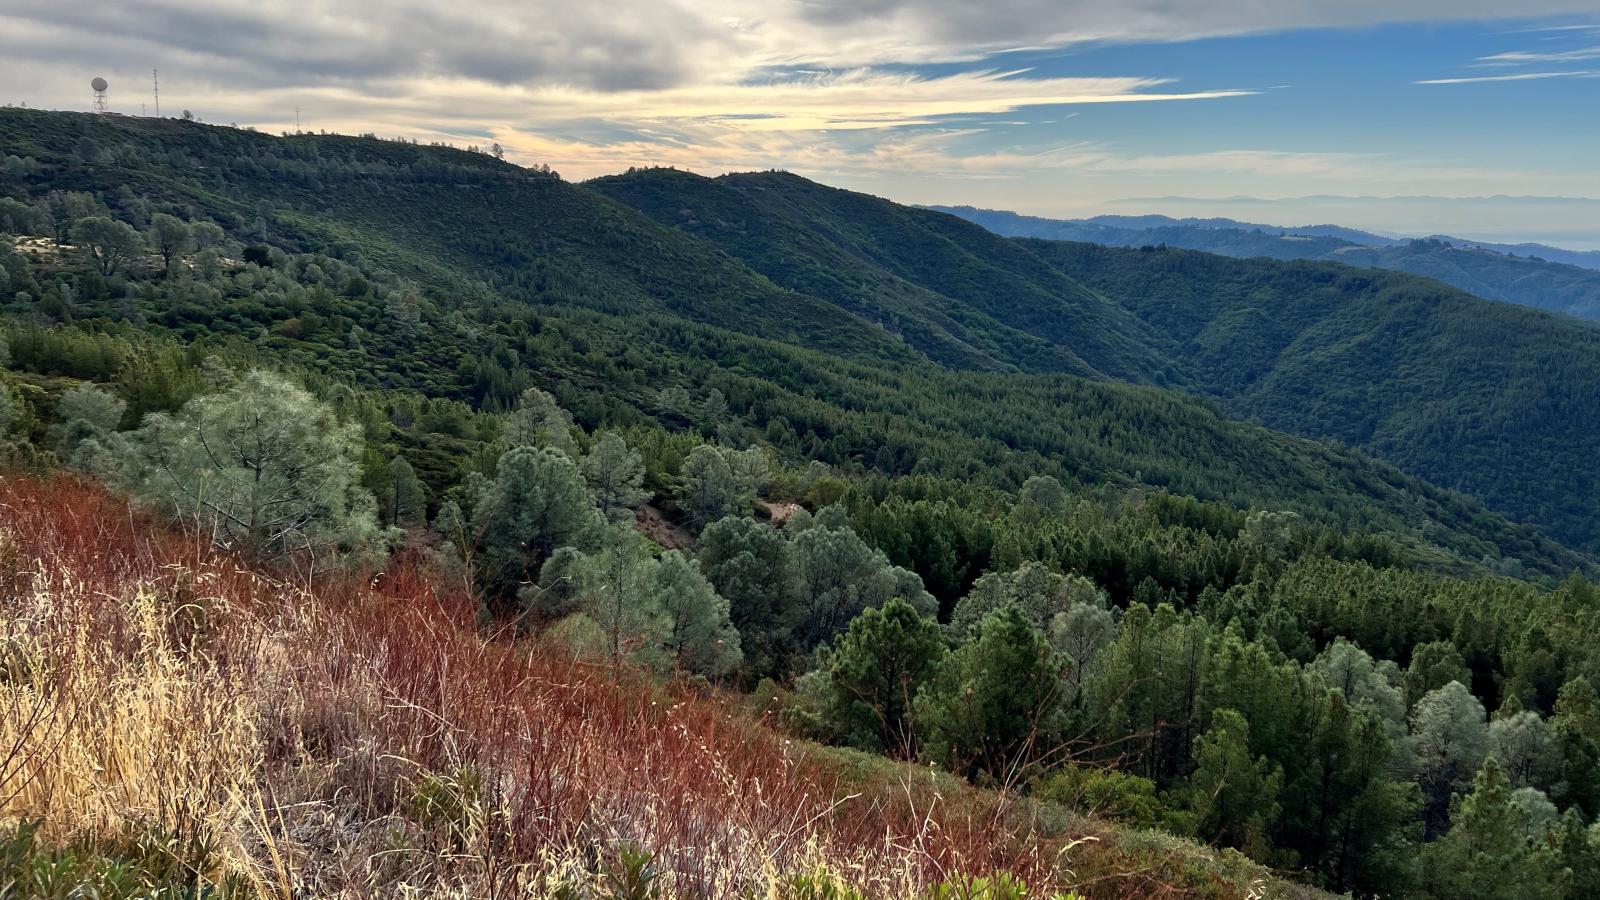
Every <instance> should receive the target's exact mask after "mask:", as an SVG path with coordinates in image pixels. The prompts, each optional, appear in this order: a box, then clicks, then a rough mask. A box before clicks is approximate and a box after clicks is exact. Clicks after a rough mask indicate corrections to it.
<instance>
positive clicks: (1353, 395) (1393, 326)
mask: <svg viewBox="0 0 1600 900" xmlns="http://www.w3.org/2000/svg"><path fill="white" fill-rule="evenodd" d="M1028 246H1029V247H1030V248H1031V249H1032V250H1033V251H1034V252H1035V253H1037V254H1039V255H1040V256H1041V257H1042V258H1046V259H1050V260H1051V261H1053V262H1054V263H1055V264H1056V265H1058V266H1059V267H1060V268H1061V270H1062V271H1063V272H1065V273H1066V274H1068V275H1070V276H1071V277H1073V278H1075V279H1078V280H1080V281H1082V282H1083V283H1085V284H1087V285H1090V286H1092V287H1093V288H1094V289H1096V290H1098V291H1101V292H1103V293H1104V294H1105V295H1106V296H1108V297H1111V298H1113V299H1115V300H1117V301H1118V302H1120V303H1122V304H1124V305H1125V306H1126V307H1127V308H1129V309H1130V310H1133V311H1134V312H1135V313H1137V314H1138V315H1139V316H1140V317H1142V318H1144V319H1145V320H1146V321H1147V322H1149V323H1150V324H1151V325H1152V326H1153V327H1155V328H1157V329H1159V330H1160V331H1161V332H1162V333H1164V334H1167V335H1170V336H1171V337H1172V338H1173V339H1174V340H1176V341H1177V342H1178V346H1177V348H1176V352H1177V353H1179V354H1180V355H1181V356H1182V357H1183V358H1184V359H1185V360H1187V361H1188V362H1189V363H1190V364H1191V365H1192V366H1193V369H1192V371H1193V372H1194V373H1195V374H1196V377H1198V378H1199V379H1200V381H1199V386H1200V388H1201V389H1203V390H1204V391H1205V392H1206V393H1208V394H1211V395H1212V396H1216V397H1218V398H1220V399H1222V400H1223V402H1224V403H1225V405H1226V406H1227V408H1229V409H1230V410H1232V411H1234V412H1235V413H1236V414H1239V415H1243V416H1249V417H1253V418H1257V419H1259V420H1260V421H1262V422H1265V423H1266V424H1268V425H1269V426H1272V427H1275V428H1283V429H1286V430H1289V431H1293V432H1296V433H1299V434H1310V435H1318V436H1324V437H1331V438H1336V439H1338V440H1340V441H1343V442H1346V443H1348V444H1350V445H1352V446H1357V447H1361V448H1363V449H1366V450H1369V451H1370V452H1373V453H1375V454H1377V455H1379V456H1382V457H1384V458H1386V459H1391V460H1394V461H1395V462H1396V463H1397V464H1399V465H1400V466H1401V468H1404V469H1406V470H1407V471H1410V472H1414V473H1416V474H1420V475H1422V476H1424V477H1426V478H1429V479H1430V480H1433V481H1435V482H1436V483H1440V484H1446V485H1449V486H1452V487H1455V488H1458V489H1461V490H1465V491H1468V492H1469V493H1472V494H1474V495H1476V496H1480V497H1483V498H1485V500H1487V501H1488V503H1489V504H1490V506H1492V507H1494V508H1496V509H1500V510H1503V511H1505V512H1507V513H1509V514H1511V515H1512V516H1513V517H1516V518H1519V519H1522V520H1525V521H1537V522H1542V523H1545V524H1547V525H1549V526H1550V527H1551V528H1552V529H1553V530H1554V532H1555V533H1556V534H1557V535H1559V536H1562V537H1564V538H1566V539H1567V540H1569V541H1572V542H1574V543H1576V544H1578V545H1581V546H1586V547H1590V548H1593V547H1595V546H1597V541H1600V522H1597V521H1596V519H1597V517H1596V516H1595V514H1594V509H1595V503H1596V500H1597V499H1600V460H1597V458H1596V456H1595V454H1594V453H1593V452H1592V448H1593V447H1594V446H1595V442H1596V440H1597V436H1600V409H1597V408H1596V407H1595V405H1594V402H1593V400H1594V398H1595V397H1597V396H1600V327H1595V326H1592V325H1589V324H1587V323H1582V322H1578V321H1575V320H1572V319H1567V318H1564V317H1561V316H1554V315H1551V314H1548V313H1541V312H1537V311H1533V310H1527V309H1523V308H1520V307H1516V306H1511V305H1507V304H1499V303H1491V302H1488V301H1484V300H1481V299H1478V298H1475V297H1471V296H1469V295H1467V294H1464V293H1461V292H1459V291H1454V290H1449V289H1446V288H1442V287H1440V286H1439V285H1437V284H1435V283H1433V282H1430V281H1426V280H1423V279H1418V278H1412V277H1410V276H1405V275H1395V274H1388V273H1381V272H1373V271H1370V270H1358V269H1350V268H1345V267H1342V266H1336V265H1331V264H1325V263H1309V262H1305V263H1288V264H1285V263H1274V262H1268V261H1265V260H1232V259H1227V258H1224V257H1220V256H1214V255H1209V254H1202V253H1195V252H1190V251H1180V250H1165V251H1154V252H1151V251H1141V250H1126V249H1114V248H1105V247H1097V246H1094V245H1090V244H1075V243H1063V242H1052V241H1030V242H1028Z"/></svg>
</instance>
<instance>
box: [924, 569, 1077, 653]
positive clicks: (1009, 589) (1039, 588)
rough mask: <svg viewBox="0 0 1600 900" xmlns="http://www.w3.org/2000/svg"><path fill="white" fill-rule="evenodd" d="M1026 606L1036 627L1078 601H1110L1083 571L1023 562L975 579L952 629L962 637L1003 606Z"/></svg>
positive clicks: (952, 621) (1025, 611) (960, 603)
mask: <svg viewBox="0 0 1600 900" xmlns="http://www.w3.org/2000/svg"><path fill="white" fill-rule="evenodd" d="M1006 605H1014V606H1016V607H1017V608H1018V609H1020V610H1022V612H1023V614H1024V615H1026V616H1027V617H1028V621H1029V622H1030V623H1031V624H1032V625H1033V626H1034V627H1035V628H1046V627H1048V626H1049V624H1050V621H1051V620H1052V619H1054V618H1055V617H1056V615H1057V614H1059V613H1063V612H1066V611H1067V610H1068V609H1070V608H1071V607H1073V606H1074V605H1087V606H1100V607H1104V606H1105V605H1106V596H1105V593H1104V592H1103V591H1101V590H1100V588H1099V587H1097V586H1096V585H1095V583H1094V582H1093V581H1090V580H1089V579H1087V578H1084V577H1083V576H1082V575H1062V574H1061V573H1059V572H1054V571H1051V569H1050V568H1049V567H1048V566H1046V565H1044V564H1043V563H1038V562H1026V563H1023V564H1022V565H1021V566H1020V567H1018V568H1017V569H1014V570H1012V571H1010V572H990V573H989V574H987V575H984V576H983V577H982V578H979V579H978V580H977V581H975V582H973V584H972V590H971V591H969V592H968V593H967V595H966V596H965V597H963V598H961V600H960V601H958V602H957V603H956V607H955V610H954V611H953V612H952V613H951V616H950V632H951V634H952V635H953V636H954V637H955V638H956V639H957V640H962V639H964V638H966V637H967V635H969V634H970V633H971V632H972V630H973V629H974V628H975V627H976V626H977V623H979V622H981V621H983V619H984V618H985V617H986V616H988V615H989V613H991V612H994V611H995V610H997V609H999V608H1000V607H1002V606H1006Z"/></svg>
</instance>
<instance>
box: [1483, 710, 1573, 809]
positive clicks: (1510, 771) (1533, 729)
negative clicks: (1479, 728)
mask: <svg viewBox="0 0 1600 900" xmlns="http://www.w3.org/2000/svg"><path fill="white" fill-rule="evenodd" d="M1489 752H1491V753H1493V754H1494V755H1495V758H1497V759H1499V760H1500V767H1501V768H1502V769H1503V770H1504V771H1505V774H1506V779H1507V780H1508V781H1510V782H1511V784H1512V785H1513V786H1516V787H1529V786H1532V787H1535V788H1539V789H1541V790H1542V789H1544V788H1546V787H1549V786H1550V785H1551V784H1552V783H1554V782H1555V780H1556V779H1557V778H1558V777H1560V771H1561V752H1560V749H1559V748H1558V747H1557V746H1556V742H1555V738H1554V736H1553V735H1552V734H1551V732H1550V724H1549V723H1548V722H1546V721H1545V720H1544V719H1543V718H1541V717H1540V716H1539V714H1538V713H1536V712H1533V711H1532V710H1526V709H1525V710H1523V711H1521V712H1519V713H1516V714H1515V715H1511V716H1506V717H1505V718H1502V719H1496V720H1495V721H1493V722H1490V723H1489Z"/></svg>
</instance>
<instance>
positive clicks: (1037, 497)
mask: <svg viewBox="0 0 1600 900" xmlns="http://www.w3.org/2000/svg"><path fill="white" fill-rule="evenodd" d="M1068 499H1069V498H1068V495H1067V489H1066V488H1064V487H1062V486H1061V482H1059V481H1057V480H1056V479H1055V478H1054V477H1053V476H1050V475H1034V476H1032V477H1031V478H1029V479H1028V480H1027V481H1024V482H1023V483H1022V490H1021V491H1020V492H1019V493H1018V494H1017V512H1018V513H1019V514H1020V515H1021V516H1022V518H1023V520H1024V521H1036V520H1038V519H1043V518H1054V517H1058V516H1060V515H1062V514H1064V513H1065V512H1066V511H1067V501H1068Z"/></svg>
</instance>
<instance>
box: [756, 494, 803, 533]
mask: <svg viewBox="0 0 1600 900" xmlns="http://www.w3.org/2000/svg"><path fill="white" fill-rule="evenodd" d="M757 505H758V506H760V507H762V508H763V509H765V510H766V511H767V517H768V518H769V519H771V520H772V525H773V527H777V526H779V525H782V524H783V523H784V522H787V521H789V517H790V516H792V515H794V514H795V513H797V512H799V511H800V504H798V503H788V502H785V501H783V500H762V501H760V502H758V503H757Z"/></svg>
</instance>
